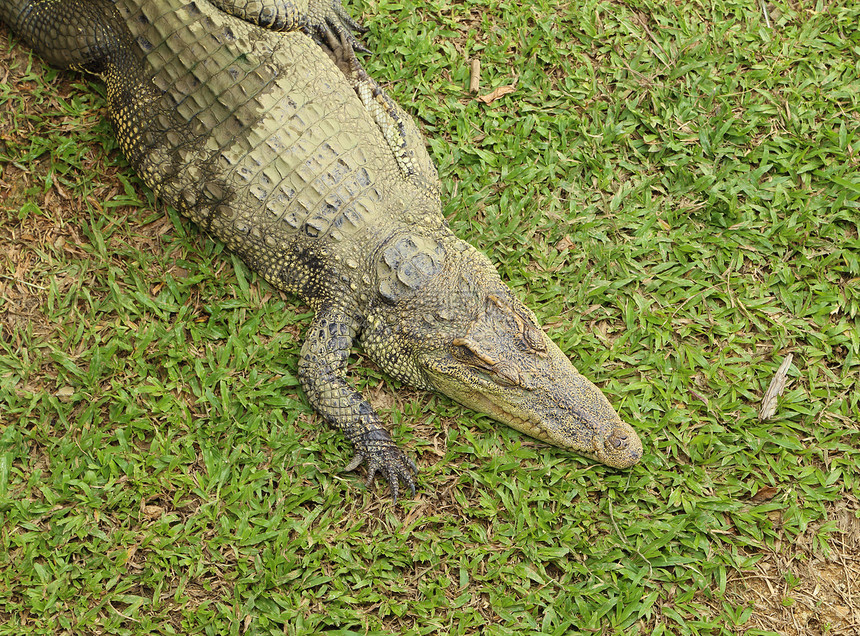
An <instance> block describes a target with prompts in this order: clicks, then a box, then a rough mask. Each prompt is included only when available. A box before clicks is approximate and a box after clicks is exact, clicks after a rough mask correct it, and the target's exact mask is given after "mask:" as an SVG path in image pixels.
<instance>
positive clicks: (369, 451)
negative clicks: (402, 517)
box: [344, 438, 418, 503]
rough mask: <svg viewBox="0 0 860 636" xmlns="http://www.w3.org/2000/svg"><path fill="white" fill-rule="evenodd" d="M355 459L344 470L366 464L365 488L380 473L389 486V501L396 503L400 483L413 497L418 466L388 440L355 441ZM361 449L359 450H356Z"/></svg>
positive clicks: (349, 470) (347, 470)
mask: <svg viewBox="0 0 860 636" xmlns="http://www.w3.org/2000/svg"><path fill="white" fill-rule="evenodd" d="M355 445H356V452H355V457H353V458H352V461H350V462H349V464H348V465H347V466H346V468H345V469H344V470H345V471H346V472H351V471H353V470H355V469H356V468H358V467H359V466H360V465H361V464H363V463H366V464H367V480H366V481H365V486H367V487H368V488H370V487H371V486H372V485H373V480H374V478H375V477H376V474H377V473H382V474H383V475H385V478H386V479H387V480H388V483H389V484H390V485H391V499H392V501H393V503H397V495H398V494H399V493H400V482H401V481H402V482H403V483H404V484H406V485H407V486H408V487H409V491H410V493H411V494H412V496H413V497H414V496H415V478H414V476H415V475H417V474H418V466H416V465H415V462H413V461H412V460H411V459H409V458H408V457H407V456H406V454H405V453H404V452H403V451H402V450H400V449H399V448H398V447H397V444H395V443H394V442H393V441H391V440H390V439H387V440H382V439H372V438H371V439H366V438H365V439H363V440H356V441H355ZM358 448H361V450H358Z"/></svg>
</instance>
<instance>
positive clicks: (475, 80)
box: [469, 59, 481, 94]
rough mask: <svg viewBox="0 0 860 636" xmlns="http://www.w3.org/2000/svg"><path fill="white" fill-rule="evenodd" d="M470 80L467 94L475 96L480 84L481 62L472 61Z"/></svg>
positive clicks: (477, 60)
mask: <svg viewBox="0 0 860 636" xmlns="http://www.w3.org/2000/svg"><path fill="white" fill-rule="evenodd" d="M471 68H472V78H471V79H470V80H469V92H470V93H473V94H477V92H478V87H479V86H480V84H481V60H479V59H474V60H472V63H471Z"/></svg>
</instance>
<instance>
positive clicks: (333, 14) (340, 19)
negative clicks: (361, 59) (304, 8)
mask: <svg viewBox="0 0 860 636" xmlns="http://www.w3.org/2000/svg"><path fill="white" fill-rule="evenodd" d="M305 29H306V31H307V32H308V34H309V35H310V36H311V37H313V39H314V40H316V41H317V43H318V44H320V45H326V44H328V43H330V42H331V41H332V38H334V40H336V41H341V42H348V43H349V45H350V47H351V48H352V50H354V51H360V52H361V53H369V52H370V50H369V49H368V48H367V47H366V46H364V44H362V43H361V41H360V40H359V39H358V38H357V37H355V35H354V33H366V32H367V28H365V27H363V26H361V25H360V24H359V23H358V22H356V21H355V20H354V19H353V18H352V16H351V15H349V14H348V13H347V12H346V9H344V8H343V6H342V5H341V1H340V0H331V2H330V4H329V5H328V7H327V8H324V9H322V10H321V11H320V13H319V14H316V15H312V16H309V17H308V24H307V26H306V27H305Z"/></svg>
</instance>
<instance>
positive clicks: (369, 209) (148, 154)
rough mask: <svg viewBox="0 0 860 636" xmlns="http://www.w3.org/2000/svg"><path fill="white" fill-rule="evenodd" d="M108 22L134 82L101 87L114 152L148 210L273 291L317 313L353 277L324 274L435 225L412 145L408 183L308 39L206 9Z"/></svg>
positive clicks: (168, 6) (173, 9)
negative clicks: (390, 239)
mask: <svg viewBox="0 0 860 636" xmlns="http://www.w3.org/2000/svg"><path fill="white" fill-rule="evenodd" d="M116 8H117V11H118V13H119V15H120V17H121V21H122V23H123V25H124V26H125V27H126V28H127V29H128V31H129V33H130V36H131V41H132V42H133V48H134V49H135V51H134V53H135V57H136V59H137V60H138V64H139V66H140V68H141V71H140V73H141V76H140V77H139V78H138V79H137V80H135V81H130V80H129V78H130V77H132V76H134V75H135V73H136V72H137V71H136V70H135V69H129V68H123V69H119V70H117V71H115V72H116V74H117V75H118V77H116V78H113V80H112V78H111V74H110V73H108V74H107V75H106V80H107V82H108V92H109V98H111V99H110V101H111V114H112V117H113V119H114V121H115V125H116V127H117V133H118V134H117V136H118V138H119V141H120V145H121V146H122V148H123V151H124V152H125V154H126V156H127V157H128V158H129V161H130V162H131V163H132V164H133V166H134V167H135V169H136V170H137V171H138V174H140V175H141V177H142V178H143V180H144V181H145V182H146V183H147V185H149V186H150V187H152V188H153V190H154V191H155V192H156V194H157V195H158V196H160V197H161V198H162V199H163V200H165V201H166V202H168V203H170V204H172V205H174V206H175V207H176V208H177V209H179V211H180V212H182V213H183V214H185V215H186V216H189V217H190V218H192V219H193V220H194V221H195V222H197V223H199V224H200V225H201V226H203V227H204V228H206V229H207V230H209V231H210V232H212V233H213V234H214V235H215V236H217V237H218V238H219V239H221V240H222V241H224V243H226V245H227V246H228V247H229V248H230V249H231V250H233V251H235V252H237V253H238V254H239V255H240V256H241V257H242V258H243V259H244V260H245V261H246V262H247V263H248V264H249V265H250V266H251V267H252V268H254V269H256V270H257V271H259V272H260V273H261V274H263V275H264V276H265V277H266V278H267V279H268V280H270V281H271V282H272V283H273V284H275V285H277V286H278V287H280V288H282V289H285V290H287V291H291V292H296V293H298V294H300V295H301V296H303V297H304V298H305V299H317V300H318V299H319V298H320V290H322V289H327V290H328V291H329V292H331V291H332V290H331V287H332V284H333V281H332V280H331V276H329V275H328V274H326V271H327V270H331V269H332V266H334V268H335V269H337V270H338V275H337V278H338V279H343V277H344V276H343V271H349V269H350V268H349V267H337V266H336V263H334V262H333V260H334V261H342V262H350V263H354V262H359V261H361V260H364V259H366V258H368V256H369V255H372V254H373V249H369V247H370V246H372V245H373V244H378V243H380V242H381V241H383V240H384V237H385V236H388V235H390V234H391V233H392V232H396V231H397V228H396V227H395V226H402V225H404V224H406V225H410V224H414V223H415V222H416V219H418V220H419V221H420V222H421V223H425V224H429V225H430V226H439V225H441V224H442V223H443V221H442V217H441V206H440V205H439V203H438V195H436V196H434V195H432V194H430V195H429V196H428V192H429V193H432V192H434V191H435V190H436V184H435V180H436V175H435V170H433V168H432V164H431V163H430V160H429V157H427V153H426V150H425V149H424V147H423V144H422V141H421V138H420V135H417V134H413V135H411V136H410V137H408V138H410V139H413V140H414V141H412V142H410V143H411V144H412V146H413V147H411V148H409V151H410V152H411V153H413V154H414V155H416V156H417V157H418V161H417V165H419V166H421V167H422V169H421V170H420V171H419V173H418V174H417V175H413V176H412V177H411V178H410V179H406V178H404V177H403V175H401V174H400V172H399V169H398V165H397V161H396V159H395V157H394V155H393V154H392V153H391V151H390V149H389V148H388V146H387V145H386V141H385V139H384V137H383V134H382V132H381V130H380V128H379V126H378V125H377V124H376V123H375V122H374V120H373V118H372V117H371V116H370V115H369V114H368V111H367V109H366V108H365V106H364V104H363V103H362V102H361V100H360V99H359V98H358V97H357V95H356V93H355V91H354V89H353V87H352V86H350V84H349V82H348V81H347V78H346V77H345V75H344V73H343V72H342V71H341V70H340V69H339V68H338V66H336V65H335V64H334V62H333V61H332V60H331V59H330V58H329V55H328V54H327V53H326V52H325V51H324V50H323V49H322V48H321V47H320V46H319V45H318V44H316V43H315V42H314V41H313V40H312V39H311V38H309V37H307V36H306V35H304V34H303V33H299V32H288V33H274V32H270V31H266V30H265V29H261V28H258V27H256V26H254V25H251V24H249V23H246V22H244V21H242V20H239V19H237V18H234V17H233V16H231V15H229V14H226V13H223V12H221V11H219V10H217V9H215V8H214V7H212V5H210V4H209V3H208V2H206V1H205V0H197V1H195V2H190V3H186V2H181V1H179V0H158V1H151V0H150V1H146V2H144V1H142V0H117V2H116ZM112 85H114V88H112V87H111V86H112ZM117 87H119V88H117ZM403 117H404V118H405V119H406V124H407V125H408V126H409V127H410V130H411V129H414V124H412V122H411V120H409V119H408V116H406V115H405V114H404V115H403ZM422 182H426V183H422ZM311 262H312V264H313V267H309V265H310V264H311ZM355 269H366V268H364V267H362V268H355ZM341 270H342V271H341Z"/></svg>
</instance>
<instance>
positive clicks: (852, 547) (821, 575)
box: [726, 496, 860, 636]
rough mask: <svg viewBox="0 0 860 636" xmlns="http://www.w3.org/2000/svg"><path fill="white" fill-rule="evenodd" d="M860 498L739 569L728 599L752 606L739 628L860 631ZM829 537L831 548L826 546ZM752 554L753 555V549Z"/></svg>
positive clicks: (787, 633)
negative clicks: (747, 568) (748, 569)
mask: <svg viewBox="0 0 860 636" xmlns="http://www.w3.org/2000/svg"><path fill="white" fill-rule="evenodd" d="M858 511H860V502H858V500H857V498H856V497H850V496H849V497H848V498H846V499H845V500H844V501H841V502H839V503H838V504H837V505H835V506H832V507H831V508H830V509H829V510H828V515H827V520H826V521H824V522H821V523H816V524H814V525H810V526H809V528H808V529H807V531H806V532H804V533H803V534H802V535H800V536H799V537H797V539H796V540H794V541H784V542H781V543H779V544H777V545H775V546H774V548H773V549H772V550H768V551H765V552H762V553H760V554H761V555H762V558H761V560H760V561H759V562H758V563H756V565H755V566H754V568H753V571H752V572H745V573H736V574H735V575H734V576H732V577H731V578H730V579H729V581H728V584H727V586H726V600H728V601H730V602H732V603H734V604H736V605H740V606H743V605H744V604H746V605H748V606H750V607H751V608H752V613H751V614H750V617H749V620H748V621H747V622H746V623H745V624H744V625H742V626H741V627H740V628H739V629H738V631H737V632H736V633H738V634H742V633H746V631H747V630H750V629H759V630H764V631H767V632H776V633H778V634H783V635H784V636H808V635H810V634H822V635H824V634H827V635H833V636H841V635H846V636H847V635H849V634H850V635H852V636H854V635H856V634H860V518H858ZM823 536H826V537H827V543H828V544H829V549H828V548H827V547H825V546H823V545H822V543H821V537H823ZM748 556H754V555H752V554H750V555H748Z"/></svg>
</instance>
